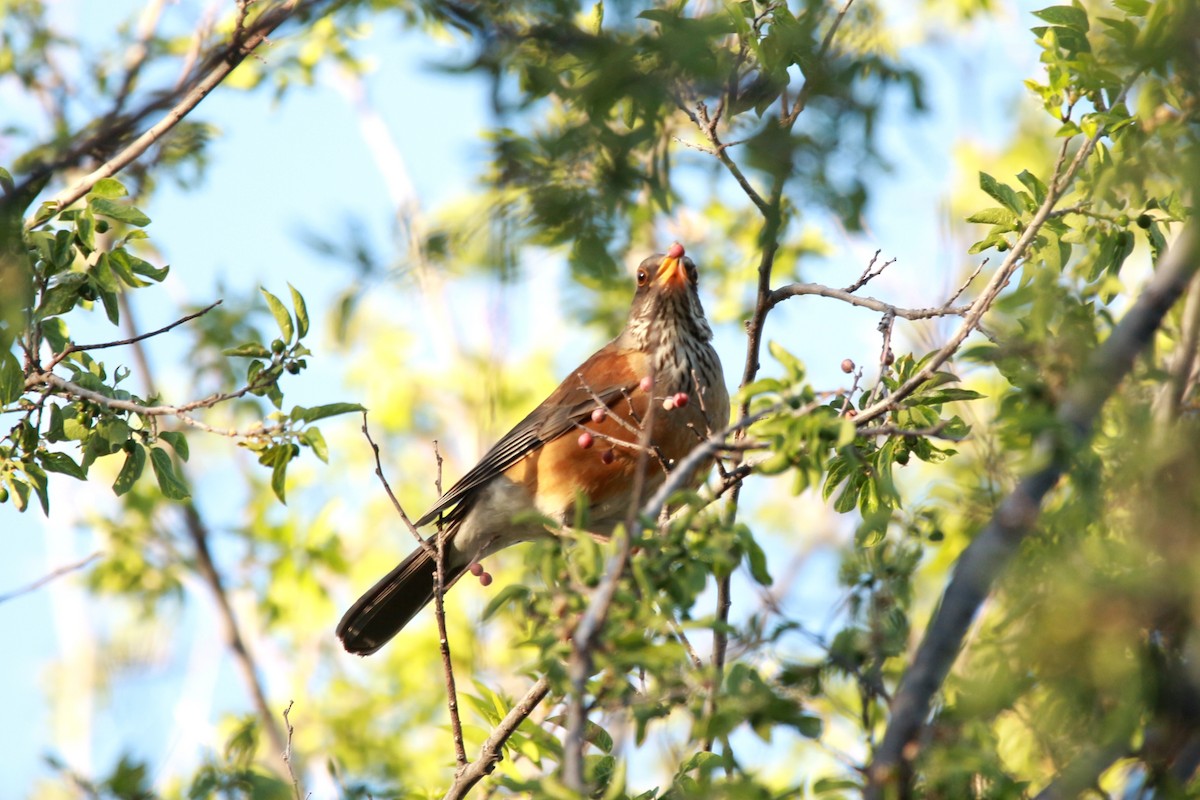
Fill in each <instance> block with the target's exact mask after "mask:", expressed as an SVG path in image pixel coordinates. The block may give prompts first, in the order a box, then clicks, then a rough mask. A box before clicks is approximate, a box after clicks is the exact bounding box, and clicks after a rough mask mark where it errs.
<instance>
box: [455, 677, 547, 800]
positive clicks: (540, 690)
mask: <svg viewBox="0 0 1200 800" xmlns="http://www.w3.org/2000/svg"><path fill="white" fill-rule="evenodd" d="M549 691H550V679H549V678H547V677H546V676H544V675H543V676H542V677H541V678H538V680H537V683H535V684H533V686H530V687H529V691H528V692H526V693H525V696H524V697H522V698H521V700H520V701H519V702H518V703H517V704H516V705H515V706H513V707H512V709H511V710H510V711H509V712H508V713H507V714H505V715H504V719H502V720H500V724H499V725H497V726H496V728H495V729H494V730H493V731H492V734H491V736H489V737H488V738H487V741H485V742H484V743H483V747H482V748H480V750H479V758H477V759H475V760H474V761H472V762H471V763H470V764H468V765H467V766H466V767H465V768H463V769H460V770H459V771H458V773H457V774H456V775H455V776H454V783H452V784H451V785H450V788H449V789H447V790H446V794H445V795H444V796H443V797H442V800H462V798H464V797H466V796H467V792H469V791H471V789H472V787H474V786H475V784H477V783H479V782H480V781H481V780H483V778H484V776H486V775H490V774H491V773H492V770H494V769H495V768H496V764H498V763H499V762H500V759H502V758H503V757H504V751H503V748H504V743H505V742H507V741H508V737H510V736H512V735H513V732H514V731H516V729H517V727H518V726H519V725H520V724H521V723H522V722H524V721H525V720H526V719H528V718H529V715H530V714H532V713H533V710H534V709H535V708H537V706H538V704H539V703H541V702H542V700H543V699H545V697H546V694H547V693H549Z"/></svg>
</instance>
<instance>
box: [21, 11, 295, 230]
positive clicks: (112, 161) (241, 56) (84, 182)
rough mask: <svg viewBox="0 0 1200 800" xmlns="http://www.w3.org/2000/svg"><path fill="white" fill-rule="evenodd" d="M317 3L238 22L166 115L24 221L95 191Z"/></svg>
mask: <svg viewBox="0 0 1200 800" xmlns="http://www.w3.org/2000/svg"><path fill="white" fill-rule="evenodd" d="M313 5H315V0H309V1H308V2H304V3H301V2H300V0H285V2H282V3H280V4H279V5H276V6H273V7H272V8H270V9H268V10H266V11H264V12H263V13H262V14H261V15H259V16H258V18H257V19H255V20H254V23H253V24H252V25H251V27H250V28H248V29H245V28H242V27H241V26H240V25H239V26H238V28H237V29H236V30H235V31H234V34H233V36H232V38H231V40H230V42H229V44H228V45H227V46H226V47H224V48H222V49H221V50H218V51H217V52H216V53H214V54H213V56H212V57H210V58H209V60H208V62H207V64H208V71H207V72H205V73H204V74H203V75H202V76H201V77H200V78H199V79H198V80H196V81H195V82H194V83H193V84H192V85H191V87H190V88H189V89H188V90H187V91H186V92H184V93H183V95H182V97H180V99H179V100H178V101H177V102H176V103H175V104H174V105H173V106H172V107H171V108H170V110H168V111H167V113H166V115H165V116H164V117H163V118H162V119H161V120H159V121H158V122H156V123H155V124H153V125H151V126H150V127H149V128H147V129H146V130H145V131H144V132H143V133H142V134H141V135H140V136H138V137H137V138H136V139H134V140H133V141H132V142H130V143H129V144H128V145H127V146H126V147H125V148H124V149H122V150H121V151H119V152H118V153H117V154H116V155H114V156H112V157H111V158H109V159H108V160H107V161H105V162H104V163H103V164H101V165H100V166H99V167H97V168H96V169H94V170H92V171H91V172H89V173H88V174H87V175H84V176H83V177H82V178H80V179H79V180H78V181H76V182H75V183H73V184H72V185H71V186H69V187H67V188H65V189H63V190H62V191H60V192H59V193H58V194H56V195H55V196H54V197H53V198H51V199H50V200H49V201H48V202H49V203H50V204H51V206H50V208H49V210H46V206H45V205H43V207H42V208H39V210H38V211H37V212H35V213H34V214H32V215H30V217H29V218H28V219H27V220H26V222H25V227H26V229H31V228H35V227H37V226H38V225H41V224H42V223H43V222H45V221H46V220H47V219H49V218H50V217H51V216H53V214H55V213H57V212H58V211H61V210H62V209H64V208H66V207H67V206H69V205H71V204H72V203H74V202H75V201H76V200H78V199H79V198H81V197H83V196H84V195H85V194H87V193H88V192H89V191H91V189H92V187H93V186H95V185H96V183H97V182H98V181H100V180H101V179H103V178H109V177H112V176H113V175H116V174H117V173H118V172H120V171H121V170H123V169H124V168H125V167H127V166H129V164H130V163H132V162H133V161H134V160H135V159H137V158H138V157H139V156H141V155H142V154H143V153H144V152H146V150H147V149H149V147H150V146H151V145H152V144H154V143H155V142H156V141H158V140H159V139H160V138H162V136H163V135H164V134H165V133H167V131H169V130H171V129H172V128H174V127H175V126H176V125H178V124H179V122H180V121H181V120H182V119H183V118H184V117H186V116H187V115H188V114H189V113H190V112H191V111H192V109H194V108H195V107H196V106H197V105H198V104H199V103H200V101H201V100H203V99H204V98H205V97H207V96H208V94H209V92H211V91H212V90H213V89H215V88H216V87H217V86H218V85H219V84H220V83H221V81H223V80H225V78H227V77H228V76H229V74H230V73H231V72H233V70H234V69H235V68H236V67H237V66H238V65H239V64H241V63H242V61H244V60H245V59H246V57H247V56H248V55H250V54H251V53H252V52H254V50H255V49H256V48H257V47H258V46H259V45H260V44H262V43H263V42H264V41H266V38H267V36H269V35H270V34H271V33H272V32H273V31H274V30H275V29H276V28H278V27H279V26H280V25H281V24H283V22H284V21H286V20H287V19H288V18H289V17H291V16H292V14H293V13H295V12H296V10H297V9H298V8H301V7H303V8H304V9H306V10H307V9H308V8H310V7H312V6H313ZM176 96H177V95H176ZM164 104H165V101H164V100H163V99H162V98H160V99H158V100H155V101H152V102H151V103H150V104H148V105H147V107H146V108H144V109H142V110H141V111H139V112H138V114H136V115H134V118H133V120H130V121H126V123H125V125H118V126H116V128H115V129H114V128H112V127H110V128H108V129H106V130H104V131H101V132H100V133H98V134H97V135H96V136H93V137H89V139H88V140H86V141H85V142H81V143H80V144H78V145H76V147H74V148H73V149H72V151H71V153H72V154H75V153H86V152H90V151H92V150H94V149H96V148H97V147H101V146H102V142H103V141H104V139H105V138H110V137H111V138H116V136H117V135H119V134H120V132H121V130H122V129H124V127H126V126H127V125H133V124H136V120H138V119H141V118H144V117H145V116H148V115H149V114H151V113H153V112H154V111H155V110H157V109H158V108H161V107H163V106H164ZM68 156H71V154H68ZM73 157H77V156H73ZM73 157H72V158H73ZM65 158H67V157H64V159H65ZM64 159H59V164H57V165H50V166H49V167H45V168H43V169H42V170H40V171H38V176H39V177H42V176H44V175H45V174H46V173H47V172H53V171H54V170H55V169H56V168H58V167H59V166H61V164H62V161H63V160H64ZM68 163H69V162H68ZM31 180H32V178H31Z"/></svg>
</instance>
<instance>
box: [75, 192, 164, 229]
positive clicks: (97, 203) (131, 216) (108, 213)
mask: <svg viewBox="0 0 1200 800" xmlns="http://www.w3.org/2000/svg"><path fill="white" fill-rule="evenodd" d="M88 205H89V206H91V208H92V211H93V212H94V213H96V214H100V215H101V216H105V217H108V218H109V219H115V220H119V221H121V222H127V223H129V224H130V225H136V226H138V227H139V228H144V227H146V226H147V225H149V224H150V218H149V217H147V216H146V215H145V214H143V213H142V212H141V211H139V210H138V209H137V208H135V207H134V206H130V205H126V204H124V203H118V202H116V201H115V200H112V199H110V198H107V197H93V198H92V199H91V200H89V201H88Z"/></svg>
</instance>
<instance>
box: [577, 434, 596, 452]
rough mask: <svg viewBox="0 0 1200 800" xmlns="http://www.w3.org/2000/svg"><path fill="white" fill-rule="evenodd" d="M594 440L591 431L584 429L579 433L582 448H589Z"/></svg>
mask: <svg viewBox="0 0 1200 800" xmlns="http://www.w3.org/2000/svg"><path fill="white" fill-rule="evenodd" d="M592 441H593V440H592V435H591V434H590V433H588V432H587V431H584V432H583V433H581V434H579V446H580V448H582V449H584V450H587V449H588V448H589V447H591V446H592Z"/></svg>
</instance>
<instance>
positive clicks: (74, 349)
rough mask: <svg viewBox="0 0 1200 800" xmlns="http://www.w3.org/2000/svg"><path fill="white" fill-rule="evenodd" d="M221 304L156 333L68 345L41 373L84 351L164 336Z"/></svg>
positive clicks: (210, 306)
mask: <svg viewBox="0 0 1200 800" xmlns="http://www.w3.org/2000/svg"><path fill="white" fill-rule="evenodd" d="M222 302H224V301H222V300H217V301H216V302H215V303H212V304H210V305H208V306H206V307H205V308H202V309H200V310H199V311H197V312H195V313H194V314H188V315H187V316H186V317H181V318H180V319H177V320H175V321H174V322H172V323H171V324H170V325H164V326H163V327H161V328H159V329H158V330H156V331H150V332H149V333H142V334H138V335H137V336H131V337H129V338H128V339H118V340H117V341H114V342H101V343H100V344H69V345H67V346H66V347H65V348H64V349H63V351H62V352H61V353H59V354H58V355H56V356H55V357H54V359H53V360H52V361H51V362H50V363H49V364H47V365H46V368H45V370H43V371H45V372H49V371H50V370H52V369H54V368H55V367H56V366H58V365H59V364H60V363H62V360H63V359H64V358H66V357H67V356H69V355H71V354H72V353H79V352H82V351H84V350H103V349H105V348H107V347H122V346H124V345H128V344H135V343H137V342H142V341H145V340H146V339H150V338H152V337H154V336H159V335H161V334H164V333H166V332H167V331H169V330H171V329H172V328H177V327H179V326H180V325H182V324H183V323H185V322H191V321H192V320H194V319H195V318H196V317H202V316H204V315H205V314H207V313H208V312H210V311H212V310H213V309H214V308H216V307H217V306H219V305H221V303H222Z"/></svg>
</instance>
